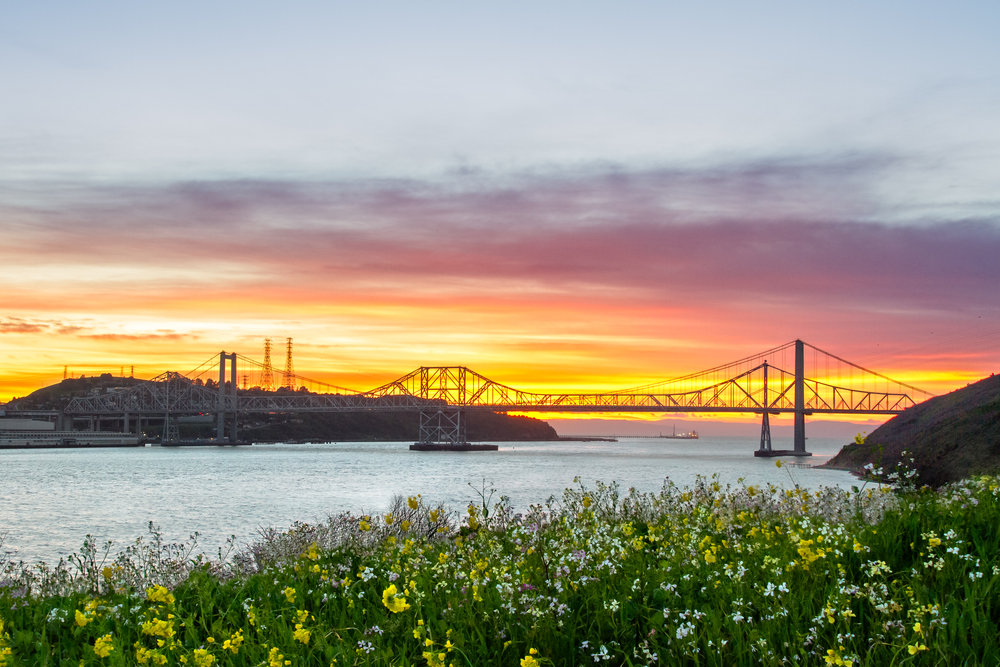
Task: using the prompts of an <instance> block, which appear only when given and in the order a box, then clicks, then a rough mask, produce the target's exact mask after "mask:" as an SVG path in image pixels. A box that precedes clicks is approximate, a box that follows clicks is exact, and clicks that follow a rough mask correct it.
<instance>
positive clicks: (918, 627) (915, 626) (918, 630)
mask: <svg viewBox="0 0 1000 667" xmlns="http://www.w3.org/2000/svg"><path fill="white" fill-rule="evenodd" d="M913 631H914V632H916V633H917V634H918V635H922V634H924V629H923V627H922V626H921V625H920V624H919V623H914V624H913Z"/></svg>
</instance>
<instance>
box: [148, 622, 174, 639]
mask: <svg viewBox="0 0 1000 667" xmlns="http://www.w3.org/2000/svg"><path fill="white" fill-rule="evenodd" d="M142 634H144V635H150V636H151V637H163V638H164V639H170V638H171V637H173V636H174V624H173V622H172V621H164V620H162V619H159V618H154V619H153V620H151V621H146V622H145V623H143V624H142Z"/></svg>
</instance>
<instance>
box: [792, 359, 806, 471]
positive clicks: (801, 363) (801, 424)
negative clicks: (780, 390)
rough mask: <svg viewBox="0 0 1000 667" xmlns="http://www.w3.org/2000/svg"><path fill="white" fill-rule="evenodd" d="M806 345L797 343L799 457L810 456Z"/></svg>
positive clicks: (796, 395)
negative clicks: (807, 428) (807, 420)
mask: <svg viewBox="0 0 1000 667" xmlns="http://www.w3.org/2000/svg"><path fill="white" fill-rule="evenodd" d="M805 357H806V355H805V344H804V343H803V342H802V341H801V340H798V339H796V341H795V447H794V449H793V450H792V451H794V452H795V453H796V455H798V456H808V453H807V452H806V390H805V367H806V361H805Z"/></svg>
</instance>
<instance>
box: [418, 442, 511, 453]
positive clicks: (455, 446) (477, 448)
mask: <svg viewBox="0 0 1000 667" xmlns="http://www.w3.org/2000/svg"><path fill="white" fill-rule="evenodd" d="M497 449H498V447H497V445H473V444H470V443H468V442H455V443H451V442H445V443H430V442H415V443H413V444H412V445H410V451H413V452H495V451H497Z"/></svg>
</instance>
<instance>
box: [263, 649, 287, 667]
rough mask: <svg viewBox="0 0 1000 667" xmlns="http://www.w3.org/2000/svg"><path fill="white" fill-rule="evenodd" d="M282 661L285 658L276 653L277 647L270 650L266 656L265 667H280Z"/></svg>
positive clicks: (282, 663)
mask: <svg viewBox="0 0 1000 667" xmlns="http://www.w3.org/2000/svg"><path fill="white" fill-rule="evenodd" d="M284 660H285V656H283V655H281V654H280V653H278V649H277V647H275V648H272V649H271V650H270V651H269V652H268V654H267V667H282V666H283V665H284V664H285V662H284Z"/></svg>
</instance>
